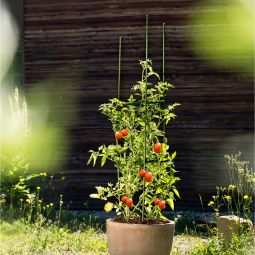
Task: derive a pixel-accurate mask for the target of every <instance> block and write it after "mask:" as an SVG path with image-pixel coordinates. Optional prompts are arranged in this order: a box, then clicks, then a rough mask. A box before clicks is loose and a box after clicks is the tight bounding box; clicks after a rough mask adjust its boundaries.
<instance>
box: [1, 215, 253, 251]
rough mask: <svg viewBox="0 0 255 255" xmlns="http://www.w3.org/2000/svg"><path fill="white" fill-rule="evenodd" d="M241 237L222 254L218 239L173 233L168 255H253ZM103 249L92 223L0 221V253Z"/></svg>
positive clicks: (102, 240) (99, 232) (101, 235)
mask: <svg viewBox="0 0 255 255" xmlns="http://www.w3.org/2000/svg"><path fill="white" fill-rule="evenodd" d="M241 239H242V240H240V241H238V242H237V243H236V248H238V249H236V248H233V249H232V248H231V249H228V250H227V251H226V253H225V252H224V253H223V252H221V250H220V248H219V243H218V241H216V242H215V241H214V242H212V241H210V242H209V241H208V239H205V238H202V237H199V236H190V235H177V236H175V237H174V243H173V249H172V253H171V255H187V254H195V255H204V254H206V255H208V254H209V255H216V253H217V255H222V254H224V255H237V254H238V255H239V254H240V255H248V254H249V255H251V254H253V251H254V248H253V247H252V246H250V245H251V242H250V237H249V239H247V238H246V239H245V238H241ZM211 240H213V239H211ZM249 242H250V245H248V243H249ZM198 243H200V244H202V246H200V249H199V250H197V251H196V252H195V253H194V251H193V252H192V253H190V251H191V250H193V248H194V247H195V246H196V244H198ZM249 247H250V248H249ZM247 248H248V249H247ZM211 250H213V251H216V253H215V252H211ZM107 252H108V249H107V243H106V235H105V233H104V232H103V231H102V230H101V228H100V227H99V225H98V226H97V225H94V224H93V222H91V223H88V222H87V223H84V225H82V224H80V223H79V224H78V225H77V226H76V227H75V226H72V227H70V226H69V227H68V228H67V227H66V228H59V227H58V226H57V225H54V224H52V223H45V222H44V221H42V222H40V223H38V222H37V223H35V224H32V225H29V224H24V223H23V222H22V221H21V220H16V221H13V222H12V223H10V222H7V221H0V255H60V254H61V255H68V254H69V255H84V254H87V255H95V254H101V255H104V254H108V253H107ZM236 252H238V253H236ZM159 255H160V254H159Z"/></svg>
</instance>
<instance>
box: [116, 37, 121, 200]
mask: <svg viewBox="0 0 255 255" xmlns="http://www.w3.org/2000/svg"><path fill="white" fill-rule="evenodd" d="M120 71H121V37H120V38H119V70H118V99H120ZM116 143H117V144H118V140H117V139H116ZM117 180H118V182H119V180H120V171H119V168H117ZM119 201H120V196H119Z"/></svg>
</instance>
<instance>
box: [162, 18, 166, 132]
mask: <svg viewBox="0 0 255 255" xmlns="http://www.w3.org/2000/svg"><path fill="white" fill-rule="evenodd" d="M162 81H163V82H165V23H163V25H162ZM163 108H164V109H165V108H166V101H165V98H164V104H163ZM163 131H164V133H165V132H166V121H165V120H164V121H163Z"/></svg>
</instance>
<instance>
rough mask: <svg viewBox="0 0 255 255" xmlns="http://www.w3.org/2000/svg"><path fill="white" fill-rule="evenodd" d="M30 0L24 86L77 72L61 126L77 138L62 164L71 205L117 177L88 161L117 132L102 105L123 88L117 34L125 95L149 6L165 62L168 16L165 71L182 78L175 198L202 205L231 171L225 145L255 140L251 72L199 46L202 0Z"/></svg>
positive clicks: (176, 95)
mask: <svg viewBox="0 0 255 255" xmlns="http://www.w3.org/2000/svg"><path fill="white" fill-rule="evenodd" d="M24 2H25V9H24V19H25V21H24V22H25V23H24V26H25V32H24V37H25V38H24V45H25V81H26V82H25V84H26V85H25V86H26V89H27V90H29V89H30V88H31V87H36V88H37V89H38V91H39V90H40V89H42V87H40V84H39V83H37V82H39V81H41V80H42V79H46V78H51V77H54V78H52V79H51V82H49V86H50V87H49V89H52V91H54V90H55V85H56V84H57V83H62V82H64V81H71V83H69V84H70V85H69V86H67V87H66V86H65V87H63V89H62V91H60V92H59V93H60V94H61V93H62V94H64V95H65V97H68V98H72V99H75V100H76V103H77V107H76V109H73V108H70V109H72V111H73V114H76V119H73V120H72V121H70V122H68V121H63V122H62V128H63V129H68V131H69V133H70V135H71V147H72V150H71V152H70V154H69V157H68V158H67V163H66V166H65V167H64V168H61V169H60V170H59V171H63V172H64V173H63V174H62V175H65V176H66V180H65V184H64V187H65V189H64V201H65V202H66V203H69V202H70V201H71V205H72V208H74V209H79V208H80V209H82V208H84V205H83V204H84V203H85V202H87V201H88V199H89V198H88V195H89V194H90V193H91V192H92V191H94V189H93V187H94V186H95V185H104V184H106V183H107V182H109V181H114V180H115V176H116V171H115V170H114V169H113V168H112V166H110V165H107V166H106V167H104V168H103V169H102V168H100V167H99V166H98V167H96V168H94V169H93V168H91V167H88V166H86V161H87V159H88V150H89V149H96V148H97V147H98V146H99V145H101V144H103V143H105V144H109V143H112V142H113V141H114V139H113V133H112V130H111V126H110V123H109V122H108V121H107V119H106V118H104V117H103V116H101V115H100V114H99V112H98V111H97V109H98V106H99V105H100V104H101V103H103V102H106V101H107V100H108V98H112V97H114V96H116V93H117V91H116V88H117V67H118V44H117V42H118V37H119V36H122V37H123V68H122V83H121V94H122V96H123V97H124V98H125V97H126V96H127V95H128V93H129V90H130V87H131V85H132V84H133V83H134V82H135V81H137V80H139V78H140V67H139V64H138V60H139V59H143V58H144V43H145V36H144V24H145V15H146V14H149V15H150V39H149V57H150V58H151V59H152V60H153V63H154V67H155V69H156V71H159V72H160V70H161V31H160V27H161V24H162V22H165V23H166V80H167V81H169V82H170V83H172V84H174V85H175V87H176V88H175V89H174V90H172V91H171V92H170V93H169V98H168V101H169V102H180V103H181V104H182V106H181V107H179V109H178V110H177V111H176V113H177V115H178V118H177V119H176V120H174V121H173V122H172V123H170V125H169V126H168V128H167V135H168V138H169V141H170V145H171V146H172V148H173V150H176V151H177V158H176V168H177V170H178V171H179V173H178V175H179V176H180V177H181V178H182V180H181V182H180V183H179V189H180V193H181V195H182V200H180V201H178V202H177V208H178V209H185V208H193V209H194V208H195V209H198V210H199V209H201V206H200V202H199V196H198V194H201V195H202V198H203V199H204V201H205V202H206V201H207V199H208V195H209V194H210V193H211V192H213V191H214V189H215V186H216V185H220V184H221V183H222V182H223V180H224V178H225V175H226V170H225V169H224V160H223V155H224V154H226V153H234V152H237V151H238V150H243V151H247V150H248V148H251V150H252V149H253V147H252V146H250V145H249V144H250V143H249V142H251V139H252V133H253V128H254V124H253V123H254V121H253V120H254V119H253V107H254V104H253V81H252V78H251V77H250V76H246V75H243V74H237V73H234V72H233V71H231V70H229V69H227V68H224V69H223V68H220V67H217V66H216V65H209V64H208V63H206V62H205V61H203V60H201V59H200V58H199V57H198V56H197V55H196V54H194V52H193V50H192V48H191V46H190V45H191V44H190V38H191V35H192V33H194V32H196V27H192V26H191V25H190V24H189V23H188V21H187V17H188V15H199V13H200V11H201V9H200V8H198V7H196V6H195V5H194V3H195V2H197V1H194V0H193V1H191V0H168V1H166V0H156V1H155V0H154V1H151V0H147V1H145V0H127V1H117V0H104V1H103V0H101V1H100V0H93V1H84V0H61V1H58V0H25V1H24ZM203 11H205V12H206V11H209V10H206V9H205V10H203ZM52 80H54V82H52ZM67 106H68V105H67ZM61 107H62V106H61ZM59 111H61V108H59ZM57 114H58V112H56V115H57ZM71 114H72V112H71ZM248 134H250V135H248ZM251 143H252V142H251ZM249 146H250V147H249ZM56 183H57V185H59V186H60V185H63V182H60V181H59V182H56ZM88 206H89V208H90V209H101V204H100V203H99V202H98V201H96V200H89V202H88Z"/></svg>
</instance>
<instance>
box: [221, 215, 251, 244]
mask: <svg viewBox="0 0 255 255" xmlns="http://www.w3.org/2000/svg"><path fill="white" fill-rule="evenodd" d="M217 227H218V233H219V235H220V236H222V238H223V240H224V242H225V243H226V244H229V243H230V242H231V239H232V236H233V234H235V235H240V234H241V233H242V232H243V231H245V230H250V231H252V227H253V224H252V222H251V221H250V220H248V219H244V218H240V217H238V216H236V215H226V216H220V217H219V218H218V219H217Z"/></svg>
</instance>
